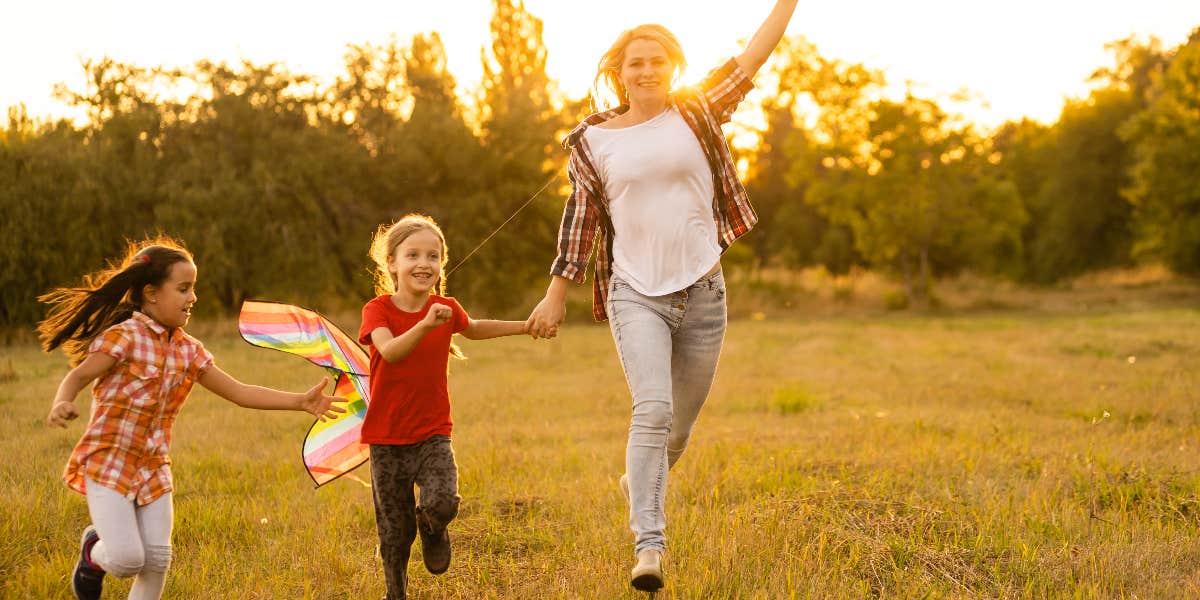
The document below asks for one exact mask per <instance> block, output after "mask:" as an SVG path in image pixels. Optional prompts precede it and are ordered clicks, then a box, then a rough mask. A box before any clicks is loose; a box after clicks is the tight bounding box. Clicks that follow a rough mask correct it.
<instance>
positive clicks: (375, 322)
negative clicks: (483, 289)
mask: <svg viewBox="0 0 1200 600" xmlns="http://www.w3.org/2000/svg"><path fill="white" fill-rule="evenodd" d="M434 302H437V303H439V304H445V305H446V306H449V307H450V309H451V311H452V313H453V314H452V315H451V317H450V321H449V322H448V323H443V324H442V325H440V326H438V327H435V328H434V329H433V330H432V331H430V332H429V333H427V334H425V337H423V338H421V341H420V342H417V346H416V347H415V348H413V350H412V352H410V353H409V355H408V356H406V357H404V358H403V359H401V360H399V361H397V362H394V363H390V362H387V361H386V360H384V359H383V356H382V355H380V354H379V351H378V350H377V349H376V348H375V345H374V344H372V343H371V332H372V331H375V330H376V329H378V328H380V327H386V328H387V329H388V331H390V332H392V335H393V336H399V335H400V334H402V333H404V332H406V331H408V330H409V329H412V327H413V326H414V325H416V324H417V323H419V322H420V321H421V319H424V318H425V314H426V313H428V312H429V307H430V305H431V304H433V303H434ZM470 322H471V319H470V317H469V316H468V315H467V311H465V310H463V307H462V306H459V304H458V302H456V301H455V300H454V298H443V297H441V296H436V295H431V296H430V297H429V301H428V302H426V303H425V306H424V307H423V308H422V309H421V310H420V311H418V312H413V313H410V312H405V311H403V310H400V308H399V307H397V306H396V304H395V303H394V302H392V297H391V296H379V297H377V298H375V299H374V300H371V301H370V302H368V303H367V305H366V306H364V307H363V310H362V327H361V328H360V329H359V330H358V341H359V343H361V344H365V345H367V347H368V351H369V352H370V355H371V377H370V381H371V402H370V404H368V405H367V416H366V418H364V419H363V425H362V443H364V444H415V443H417V442H423V441H425V440H427V439H429V438H430V437H433V436H435V435H439V434H440V435H450V430H451V428H452V426H453V422H452V421H451V420H450V394H449V392H448V391H447V387H446V374H447V372H448V370H449V367H450V337H451V336H452V335H454V334H455V333H458V332H460V331H462V330H463V329H466V328H467V326H468V325H470Z"/></svg>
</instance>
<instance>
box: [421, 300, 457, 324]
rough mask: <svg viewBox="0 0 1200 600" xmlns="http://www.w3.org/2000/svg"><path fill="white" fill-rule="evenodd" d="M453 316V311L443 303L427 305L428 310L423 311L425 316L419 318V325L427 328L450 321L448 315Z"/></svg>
mask: <svg viewBox="0 0 1200 600" xmlns="http://www.w3.org/2000/svg"><path fill="white" fill-rule="evenodd" d="M452 316H454V311H453V310H451V309H450V307H449V306H446V305H445V304H434V305H432V306H430V307H429V312H427V313H425V318H424V319H421V325H424V326H425V327H427V328H429V329H433V328H434V327H438V326H439V325H442V324H444V323H448V322H449V321H450V317H452Z"/></svg>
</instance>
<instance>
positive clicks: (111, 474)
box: [63, 312, 213, 505]
mask: <svg viewBox="0 0 1200 600" xmlns="http://www.w3.org/2000/svg"><path fill="white" fill-rule="evenodd" d="M88 352H89V353H90V352H103V353H105V354H107V355H109V356H111V357H113V358H115V359H117V364H116V365H115V366H114V367H113V368H112V369H111V370H109V371H108V372H107V373H105V374H104V375H101V376H100V377H99V378H98V379H97V380H96V384H95V386H93V388H92V414H91V419H90V421H89V423H88V427H87V430H86V431H84V432H83V437H82V438H80V440H79V443H78V444H76V445H75V450H74V451H73V452H72V453H71V459H70V461H69V462H68V463H67V468H66V472H65V473H63V480H64V481H66V482H67V486H68V487H70V488H71V489H73V490H75V491H77V492H79V493H81V494H86V493H87V492H86V488H85V485H84V480H85V478H86V479H91V480H92V481H94V482H96V483H98V484H100V485H102V486H104V487H106V488H110V489H113V490H116V491H117V492H120V493H121V494H124V495H125V497H126V498H129V499H130V500H134V501H136V502H137V503H138V504H139V505H146V504H149V503H150V502H153V501H154V500H155V499H157V498H158V497H160V496H162V495H163V494H166V493H167V492H170V491H171V490H172V485H171V458H170V457H169V456H167V449H168V448H169V447H170V445H171V425H173V424H174V423H175V416H176V415H177V414H179V409H180V408H182V407H183V402H184V400H187V397H188V392H190V391H191V389H192V385H193V384H195V382H196V379H198V378H199V377H200V375H201V373H203V372H204V371H205V370H206V369H208V368H209V367H210V366H212V364H213V358H212V354H209V352H208V350H205V349H204V345H203V344H201V343H200V341H199V340H197V339H196V338H194V337H192V336H190V335H188V334H186V333H184V332H183V330H182V329H172V330H170V331H168V330H167V329H166V328H165V327H163V326H162V325H161V324H159V323H158V322H157V321H155V320H154V319H151V318H150V317H148V316H146V315H144V314H142V313H140V312H134V313H133V316H132V317H130V318H128V319H126V320H124V321H122V322H120V323H117V324H116V325H113V326H112V327H109V328H108V329H106V330H105V331H104V333H102V334H100V335H99V336H97V337H96V339H94V340H92V343H91V345H90V346H89V347H88Z"/></svg>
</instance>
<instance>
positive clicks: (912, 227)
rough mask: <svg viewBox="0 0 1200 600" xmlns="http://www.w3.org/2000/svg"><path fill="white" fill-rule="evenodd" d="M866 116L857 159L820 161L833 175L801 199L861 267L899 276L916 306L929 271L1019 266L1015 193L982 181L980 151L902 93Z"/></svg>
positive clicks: (1020, 216)
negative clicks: (847, 243) (847, 237)
mask: <svg viewBox="0 0 1200 600" xmlns="http://www.w3.org/2000/svg"><path fill="white" fill-rule="evenodd" d="M873 113H874V117H873V118H872V119H871V121H870V125H869V130H868V138H867V139H866V140H865V142H866V145H865V148H866V152H865V155H862V156H858V157H855V158H854V159H851V158H850V157H840V158H841V159H842V160H839V159H836V158H833V157H826V158H825V159H823V164H824V166H825V167H826V168H827V169H829V170H830V171H834V172H836V173H837V174H838V176H837V177H827V178H825V179H824V180H822V181H820V182H818V183H817V184H814V186H813V188H812V191H811V194H810V201H811V202H813V203H814V204H816V205H817V206H819V207H821V209H822V210H823V211H824V212H825V213H826V214H827V215H829V217H830V219H831V220H832V221H833V222H835V223H841V224H845V225H847V226H848V227H850V229H851V230H852V231H853V232H854V242H855V246H856V247H857V248H858V250H859V251H860V252H861V253H862V255H863V256H864V257H865V258H866V259H867V260H868V261H869V262H870V264H872V265H873V266H876V267H879V268H884V269H889V270H893V269H894V270H896V271H898V272H899V273H900V274H901V275H902V277H903V280H904V283H905V287H906V290H907V292H908V294H909V297H910V298H911V299H913V300H916V301H918V302H920V301H923V300H925V299H926V298H927V297H928V294H929V292H930V290H931V286H932V281H933V277H934V276H935V275H936V274H937V272H946V271H953V270H957V269H961V268H965V267H976V268H980V269H982V270H989V271H996V270H1003V265H1004V264H1005V263H1010V262H1012V261H1013V260H1019V258H1020V236H1019V232H1020V227H1021V225H1022V224H1023V223H1024V220H1025V213H1024V211H1023V210H1022V207H1021V205H1020V202H1019V197H1018V196H1017V193H1016V188H1015V186H1013V185H1012V184H1009V183H1005V182H1001V181H997V180H995V179H993V178H991V177H988V176H987V175H986V173H985V169H984V165H985V164H986V157H987V156H988V155H989V154H990V149H989V148H987V146H986V144H984V143H983V142H982V140H978V139H976V137H975V136H974V135H973V134H972V133H971V131H970V130H969V128H954V127H951V126H950V119H949V117H948V115H947V114H946V113H945V112H944V111H943V110H942V109H941V108H940V107H938V106H937V104H936V103H934V102H933V101H930V100H926V99H921V98H916V97H913V96H912V95H911V94H910V95H908V96H907V97H906V98H905V99H904V101H903V102H895V101H891V100H886V99H885V100H879V101H877V102H875V103H874V104H873Z"/></svg>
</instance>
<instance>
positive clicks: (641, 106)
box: [528, 0, 796, 591]
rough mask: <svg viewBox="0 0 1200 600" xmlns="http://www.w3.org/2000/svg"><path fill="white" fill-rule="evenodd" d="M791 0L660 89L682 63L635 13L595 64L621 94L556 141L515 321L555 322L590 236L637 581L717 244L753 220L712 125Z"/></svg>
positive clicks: (649, 580) (693, 384)
mask: <svg viewBox="0 0 1200 600" xmlns="http://www.w3.org/2000/svg"><path fill="white" fill-rule="evenodd" d="M795 8H796V0H778V1H777V2H776V4H775V8H774V9H773V10H772V11H771V14H770V15H768V16H767V19H766V21H764V22H763V24H762V25H761V26H760V27H759V29H758V31H757V32H756V33H755V34H754V37H753V38H752V39H751V40H750V42H749V44H747V46H746V49H745V51H744V52H742V54H741V55H739V56H737V57H736V58H734V59H731V60H729V61H728V62H726V63H725V64H724V65H722V66H721V67H719V68H717V69H716V70H714V71H713V72H712V73H710V74H709V75H708V77H707V78H706V79H705V80H704V81H703V82H702V83H700V84H699V85H698V86H696V87H695V88H684V89H679V90H672V89H671V84H672V83H673V81H674V79H675V77H676V76H678V74H679V73H680V72H681V71H682V70H683V67H684V65H685V62H684V57H683V51H682V49H681V48H680V47H679V42H678V41H677V40H676V39H675V36H674V35H672V34H671V32H669V31H667V30H666V29H665V28H664V27H662V26H659V25H641V26H638V27H635V28H633V29H630V30H628V31H626V32H624V33H622V34H621V35H620V37H618V39H617V41H616V43H614V44H613V46H612V47H611V48H609V50H608V52H606V53H605V54H604V56H603V57H601V60H600V65H599V69H598V72H597V74H596V81H597V82H599V81H600V80H601V79H603V81H604V82H605V83H606V84H607V85H608V86H609V87H610V88H612V90H613V91H614V92H615V93H616V94H617V97H618V98H619V99H620V101H621V106H619V107H618V108H616V109H613V110H609V111H606V112H600V113H597V114H593V115H591V116H589V117H588V118H586V119H584V121H583V122H582V123H580V124H579V126H578V127H576V128H575V130H574V131H572V132H571V133H570V134H569V135H568V136H567V138H566V140H565V141H564V142H563V145H564V147H566V148H568V149H569V150H570V152H571V157H570V161H569V163H568V167H567V169H568V174H569V175H570V178H571V182H572V185H573V192H572V194H571V197H570V198H569V199H568V200H567V203H566V207H565V209H564V211H563V219H562V225H561V228H560V231H559V238H558V240H559V241H558V257H557V258H556V260H555V261H554V265H553V267H552V269H551V275H552V277H551V281H550V286H549V288H548V289H547V291H546V296H545V298H543V299H542V301H541V302H539V303H538V305H537V307H535V308H534V310H533V312H532V313H531V314H530V316H529V319H528V329H529V332H530V334H531V335H533V336H534V337H535V338H536V337H553V336H554V335H556V334H557V329H558V325H559V323H561V322H562V320H563V317H564V316H565V315H566V286H567V282H568V281H575V282H577V283H582V282H583V280H584V271H585V270H586V268H587V262H588V258H589V256H590V255H591V252H592V248H593V246H594V245H595V246H597V247H598V250H597V254H596V277H595V284H594V300H593V315H594V316H595V318H596V320H598V321H604V320H608V321H609V325H610V328H611V330H612V334H613V339H614V341H615V343H616V347H617V353H618V354H619V355H620V358H621V364H622V366H623V367H624V370H625V378H626V381H627V382H628V384H629V390H630V393H631V395H632V396H633V417H632V422H631V425H630V428H629V440H628V443H627V446H626V455H625V469H626V475H624V476H622V477H621V488H622V491H623V492H625V494H626V497H627V499H628V500H629V503H630V516H629V519H630V528H631V529H632V530H633V532H634V534H635V537H636V545H635V550H634V551H635V554H636V565H635V566H634V568H633V570H632V572H631V583H632V585H633V587H635V588H637V589H639V590H645V591H654V590H657V589H659V588H661V587H662V585H663V574H662V567H661V561H662V555H663V552H664V551H665V550H666V536H665V535H664V532H663V530H664V527H665V525H666V519H665V516H664V514H663V496H664V494H665V492H666V483H667V471H668V469H669V468H670V467H671V466H672V465H674V464H675V462H676V461H677V460H678V459H679V457H680V455H681V454H682V453H683V450H684V448H685V447H686V445H687V440H688V436H689V435H690V434H691V429H692V425H693V424H694V423H695V421H696V417H697V416H698V415H699V412H700V407H701V406H703V404H704V401H705V399H706V398H707V396H708V391H709V388H710V387H711V386H712V380H713V375H714V373H715V372H716V367H717V359H718V357H719V356H720V353H721V342H722V340H723V338H724V335H725V322H726V319H725V315H726V312H725V283H724V280H723V278H722V274H721V263H720V257H721V253H722V252H724V250H725V249H726V248H728V247H729V245H730V244H731V243H733V241H734V240H736V239H737V238H739V237H741V236H742V235H744V234H745V233H746V232H747V231H749V230H750V228H751V227H753V226H754V223H755V221H756V220H757V216H756V215H755V214H754V209H753V208H752V207H751V206H750V203H749V200H748V199H747V198H746V192H745V190H744V189H743V187H742V184H741V182H739V181H738V179H737V170H736V168H735V166H734V163H733V159H732V158H731V157H730V153H729V146H728V143H727V141H726V140H725V137H724V134H723V133H722V131H721V125H722V124H724V123H727V122H728V121H729V119H730V117H731V116H732V114H733V111H734V109H736V108H737V105H738V103H739V102H740V101H741V100H742V98H744V97H745V95H746V93H747V92H749V91H750V89H752V88H753V83H752V82H751V78H752V77H753V76H754V74H755V73H756V72H757V71H758V69H759V67H761V66H762V64H763V63H764V62H765V61H766V59H767V57H768V56H769V55H770V54H771V52H772V51H773V50H774V49H775V46H777V45H778V44H779V40H780V39H781V38H782V37H783V32H784V30H785V29H786V27H787V24H788V21H789V20H790V19H791V16H792V13H793V11H794V10H795Z"/></svg>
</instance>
